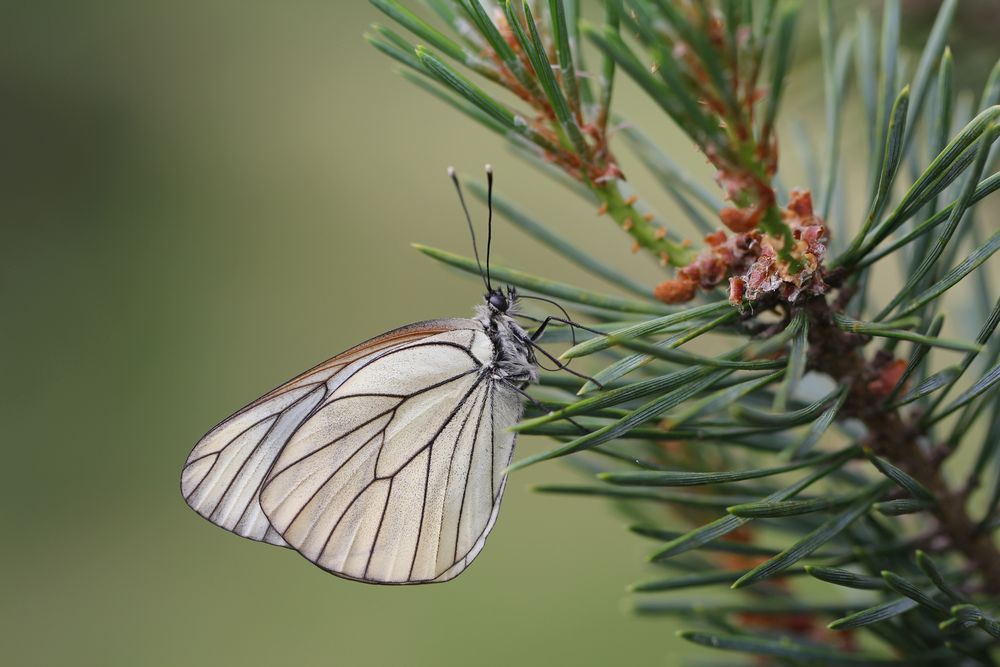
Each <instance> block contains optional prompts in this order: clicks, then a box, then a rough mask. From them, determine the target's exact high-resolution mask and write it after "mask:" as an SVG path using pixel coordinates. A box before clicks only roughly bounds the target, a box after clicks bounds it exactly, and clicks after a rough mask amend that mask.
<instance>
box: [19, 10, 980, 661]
mask: <svg viewBox="0 0 1000 667" xmlns="http://www.w3.org/2000/svg"><path fill="white" fill-rule="evenodd" d="M919 4H923V3H915V5H919ZM931 4H933V3H931ZM994 6H996V5H995V3H994ZM2 17H3V18H2V20H0V23H2V26H3V27H2V28H0V30H2V31H3V33H4V34H3V36H2V39H0V194H2V197H0V230H2V238H0V252H2V255H0V258H2V262H0V306H2V310H0V312H2V325H0V341H2V350H3V351H2V353H0V362H2V367H0V372H2V383H0V391H2V394H0V416H2V422H0V423H2V424H3V437H2V443H3V445H2V446H3V454H4V459H3V463H2V464H0V471H2V473H0V474H2V477H3V486H2V489H3V491H2V493H3V499H2V500H3V502H2V504H0V517H2V519H3V526H4V537H3V547H2V549H0V563H2V568H0V572H2V573H0V577H2V581H3V584H2V595H0V662H2V663H3V664H9V665H179V664H189V665H272V664H306V663H308V664H323V665H326V664H331V665H387V664H388V665H391V664H407V665H468V664H477V665H508V664H525V665H534V664H543V663H554V664H576V665H606V664H622V663H628V664H679V663H680V662H681V657H682V656H683V655H684V652H685V651H688V650H689V649H688V648H687V647H686V646H683V645H681V644H680V643H679V642H678V640H676V639H675V638H674V636H673V625H672V622H671V621H669V620H666V621H661V620H658V621H651V620H641V619H635V618H633V617H631V616H630V615H628V614H627V613H624V612H623V610H622V606H623V605H622V601H623V599H624V597H625V593H624V586H625V585H626V584H627V583H629V582H631V581H635V580H636V579H638V578H641V577H642V576H644V575H643V572H642V570H643V566H642V565H641V563H642V561H643V557H644V556H645V554H646V553H647V552H648V550H649V546H650V545H648V544H646V543H643V542H641V541H640V540H639V538H635V537H630V536H629V535H628V534H627V533H626V532H625V531H624V530H622V528H621V526H622V525H623V519H622V518H621V517H619V516H617V515H616V514H614V512H613V511H612V510H611V508H610V507H608V506H607V505H606V504H604V503H603V502H602V501H600V500H586V499H572V498H560V497H552V496H540V495H537V494H533V493H532V492H531V491H530V490H529V487H530V486H531V485H532V484H535V483H539V482H557V481H567V480H572V479H574V477H573V473H572V472H571V471H569V470H568V469H567V468H566V467H565V466H563V465H561V464H560V463H558V462H557V463H552V464H547V465H542V466H538V467H536V468H533V469H529V470H526V471H524V472H523V473H518V474H517V475H516V476H515V477H514V478H513V479H512V480H511V482H510V483H509V485H508V492H507V498H506V500H505V506H504V509H503V512H502V518H501V520H500V521H499V523H498V526H497V528H496V530H495V531H494V533H493V535H492V537H491V538H490V540H489V547H488V548H487V549H486V550H485V551H484V553H483V555H482V556H481V557H480V558H479V559H478V560H477V562H476V564H475V565H474V566H473V567H472V568H471V569H470V570H469V572H468V573H466V574H465V575H464V576H462V577H461V578H459V579H457V580H456V581H454V582H451V583H449V584H447V585H445V586H425V587H406V588H395V587H392V588H381V587H372V586H364V585H361V584H356V583H352V582H347V581H343V580H340V579H337V578H335V577H331V576H329V575H327V574H325V573H323V572H321V571H320V570H318V569H316V568H314V567H312V566H310V565H309V564H308V563H307V562H305V561H304V560H302V559H301V558H299V557H298V556H297V555H296V554H294V553H292V552H289V551H286V550H282V549H277V548H273V547H268V546H264V545H259V544H254V543H251V542H249V541H246V540H243V539H241V538H238V537H236V536H233V535H230V534H227V533H225V532H224V531H222V530H220V529H218V528H215V527H213V526H211V525H210V524H208V523H207V522H205V521H203V520H201V519H199V518H198V517H197V516H196V515H195V514H194V513H193V512H191V511H190V510H189V509H188V508H187V507H186V506H185V504H184V503H183V501H182V499H181V497H180V494H179V492H178V488H177V487H178V475H179V472H180V467H181V465H182V463H183V461H184V459H185V457H186V456H187V454H188V451H189V450H190V448H191V446H192V445H193V444H194V443H195V442H196V441H197V440H198V438H199V437H200V436H201V435H202V434H203V433H204V432H205V431H206V430H207V429H208V428H210V427H211V426H212V425H213V424H214V423H216V422H217V421H218V420H219V419H220V418H222V417H224V416H225V415H226V414H229V413H230V412H232V411H233V410H235V409H236V408H238V407H240V406H242V405H243V404H245V403H247V402H249V401H250V400H252V399H254V398H256V397H257V396H258V395H260V394H261V393H263V392H264V391H266V390H267V389H269V388H270V387H272V386H274V385H276V384H278V383H280V382H281V381H283V380H284V379H286V378H287V377H290V376H292V375H294V374H295V373H297V372H298V371H299V370H301V369H304V368H307V367H309V366H311V365H313V364H314V363H316V362H318V361H320V360H322V359H324V358H326V357H329V356H331V355H332V354H335V353H336V352H339V351H340V350H342V349H344V348H347V347H349V346H351V345H352V344H354V343H355V342H357V341H359V340H363V339H365V338H368V337H370V336H372V335H375V334H377V333H379V332H381V331H383V330H386V329H389V328H392V327H395V326H398V325H401V324H404V323H406V322H411V321H415V320H421V319H428V318H434V317H440V316H452V315H458V316H461V315H465V314H467V313H469V312H470V309H471V307H472V305H473V304H474V303H475V302H477V301H478V299H479V298H480V294H479V293H480V289H479V288H478V287H477V284H476V283H475V282H474V281H472V280H469V279H467V278H466V277H462V276H459V275H458V274H455V273H451V272H448V271H445V270H443V269H442V268H440V267H439V266H436V265H434V264H433V263H432V262H430V261H429V260H427V259H425V258H423V257H422V256H420V255H418V254H417V253H416V252H415V251H413V250H412V249H411V248H410V246H409V244H410V243H411V242H413V241H420V242H424V243H427V244H430V245H434V246H438V247H444V248H447V249H449V250H453V251H458V252H462V253H468V252H469V241H468V238H467V235H466V231H465V229H464V222H463V221H462V218H461V217H460V212H459V208H458V205H457V202H456V200H455V198H454V195H453V193H452V190H451V186H450V184H449V183H448V181H447V180H446V178H445V177H444V170H445V167H446V166H447V165H448V164H454V165H456V167H458V168H459V169H460V170H462V171H465V172H469V173H475V172H477V171H478V170H480V169H481V168H482V165H483V163H485V162H491V163H492V164H493V165H494V167H495V170H496V173H497V179H498V184H499V189H500V190H501V191H503V192H504V193H505V194H506V195H508V196H510V197H511V198H513V199H515V200H516V201H518V202H519V203H521V204H522V205H523V206H524V207H525V208H526V209H528V210H530V211H532V212H533V213H536V214H537V215H538V216H539V217H540V218H541V219H544V220H545V221H546V222H547V223H548V224H550V225H551V226H553V227H554V228H557V229H559V230H563V231H564V232H565V233H567V234H572V235H573V237H574V238H575V239H576V241H577V243H578V244H579V245H581V246H584V247H585V248H590V249H593V250H597V251H599V252H600V253H601V254H602V256H604V257H605V258H606V259H607V261H608V262H610V263H613V264H616V265H618V266H619V267H621V268H623V269H625V270H628V271H630V272H631V273H633V274H634V275H636V276H637V277H639V278H640V279H647V280H649V281H650V282H652V281H653V280H654V279H655V278H656V277H657V276H659V275H661V274H660V273H659V270H658V268H657V267H656V266H655V265H653V264H652V263H651V262H648V261H647V260H646V259H645V258H642V257H637V256H633V255H631V254H630V253H629V249H628V245H629V244H628V242H627V241H625V240H624V239H623V238H622V237H621V236H620V235H619V233H618V232H617V231H616V230H614V229H613V228H612V227H611V226H610V225H608V224H606V221H605V220H603V219H600V220H599V219H597V218H596V217H595V215H594V211H593V210H590V209H589V208H588V207H587V206H585V205H583V204H581V203H580V202H579V201H578V200H575V199H573V197H572V195H570V194H568V193H565V194H564V193H562V192H560V191H558V190H557V189H556V186H552V185H551V184H550V183H549V182H547V181H545V180H543V179H541V178H540V177H539V176H538V175H537V174H535V173H533V172H532V171H530V169H529V168H528V167H525V166H524V165H523V164H521V163H520V162H519V161H517V159H516V158H514V157H512V156H511V155H510V154H509V153H508V152H507V151H506V150H505V149H504V148H503V147H502V144H501V143H500V141H499V140H497V139H495V138H493V137H491V136H487V135H486V134H485V133H484V132H483V131H481V130H480V129H478V128H476V127H474V126H473V125H472V124H471V123H470V122H468V121H466V120H464V119H461V118H458V117H457V116H456V115H455V114H454V112H452V111H450V110H448V109H446V108H444V107H443V106H442V105H441V104H440V103H439V102H437V101H436V100H434V99H432V98H430V97H429V96H427V95H425V94H424V93H422V92H421V91H419V90H416V89H414V88H413V87H411V86H410V85H409V84H407V83H406V82H404V81H402V80H401V79H400V78H399V77H398V76H397V75H395V74H394V73H393V71H392V69H393V68H392V67H391V65H390V63H389V62H388V61H387V60H386V59H385V58H384V57H382V56H381V55H379V54H377V53H376V52H375V51H374V50H373V49H371V48H370V47H368V45H367V44H365V42H364V41H363V40H362V37H361V35H362V32H363V31H364V30H365V29H366V27H367V25H368V24H369V23H370V22H371V21H372V20H376V19H377V18H378V16H377V13H376V11H375V10H374V9H372V8H371V7H370V6H369V5H367V4H366V3H362V2H358V1H356V2H349V3H348V2H310V1H300V2H294V3H293V2H286V3H272V2H263V1H256V0H255V1H240V2H235V1H225V0H223V1H214V2H191V1H189V0H178V1H170V2H167V1H162V0H158V1H151V2H143V3H136V2H126V1H121V2H108V1H104V0H98V1H94V2H87V3H73V2H51V1H47V0H39V1H35V2H21V3H17V2H5V3H3V13H2ZM802 25H803V27H805V28H807V29H808V27H809V25H810V23H809V21H808V20H804V21H803V23H802ZM810 43H811V45H810ZM814 47H815V39H813V38H812V37H811V36H807V38H806V39H805V40H804V45H803V49H802V51H801V55H802V57H801V58H800V65H799V67H800V69H799V70H798V71H796V73H795V75H794V78H793V82H792V87H791V88H790V89H789V94H788V98H789V105H790V107H792V108H791V109H789V111H792V110H793V109H794V108H798V109H799V110H800V111H804V112H805V113H802V114H801V116H802V117H804V118H805V119H806V124H807V126H818V123H819V122H820V120H819V118H820V116H821V114H820V113H819V112H818V109H820V107H819V104H820V100H821V91H820V90H819V88H818V87H817V86H816V81H817V80H818V78H817V69H816V65H815V62H814V59H813V53H812V51H811V49H812V48H814ZM968 50H969V51H972V54H971V55H975V49H974V48H969V49H968ZM956 55H957V57H958V58H959V59H961V58H962V57H963V55H964V54H963V53H962V52H961V51H960V50H959V51H958V53H956ZM971 55H970V57H971ZM994 57H995V52H994ZM979 80H981V79H979ZM620 92H621V96H620V97H619V104H620V105H621V107H622V108H628V109H630V115H631V116H632V117H633V118H635V119H636V120H638V121H639V122H640V124H643V125H644V126H645V127H646V128H647V129H649V130H650V131H651V132H652V133H653V134H654V136H655V137H656V138H657V139H659V140H660V141H661V142H663V143H665V144H667V145H671V146H676V147H677V157H678V159H679V160H681V161H682V162H685V163H686V164H688V165H689V166H691V167H692V168H693V169H695V170H696V172H697V173H698V174H699V176H700V177H702V178H705V179H706V182H708V179H709V177H710V174H709V173H708V170H707V168H706V167H705V166H704V164H703V162H702V161H701V160H700V159H699V158H697V156H695V155H693V154H692V153H691V152H690V149H689V148H688V146H687V145H686V143H685V142H683V141H682V140H680V139H679V137H678V136H677V134H676V133H675V132H674V131H673V130H672V129H671V128H670V127H667V126H665V125H664V123H663V122H662V120H661V119H660V117H659V115H657V114H656V113H655V112H654V111H653V110H652V109H651V108H650V107H649V106H648V105H647V104H646V103H645V101H644V100H642V99H641V96H639V95H638V94H637V93H636V92H635V90H634V89H632V87H631V86H629V85H628V84H623V85H622V88H621V91H620ZM848 140H849V141H859V140H860V137H852V136H851V135H850V133H849V134H848ZM850 154H851V153H850V147H848V149H847V152H846V155H850ZM788 159H789V161H790V163H789V164H790V165H792V166H790V167H788V170H789V171H792V172H793V171H794V169H795V167H794V163H795V159H796V158H795V157H794V154H793V155H790V157H789V158H788ZM627 166H628V162H626V167H627ZM626 170H628V169H626ZM636 178H637V181H636V182H637V184H638V186H639V187H640V188H641V187H642V184H643V183H644V181H643V180H642V178H641V176H637V177H636ZM786 181H788V182H791V181H792V179H791V178H786ZM647 191H649V192H652V190H650V189H647ZM657 203H658V204H659V205H660V206H661V210H662V211H663V212H665V213H666V214H668V215H669V214H670V213H671V212H672V209H671V208H670V207H669V204H668V203H667V202H659V201H658V202H657ZM476 210H477V214H478V219H479V221H480V222H482V221H483V220H484V215H483V211H482V209H481V208H477V209H476ZM495 252H496V257H497V258H498V259H499V260H501V261H509V262H511V263H515V264H516V265H518V266H520V267H522V268H525V269H527V270H532V271H534V272H536V273H542V274H545V275H548V276H551V277H557V278H559V279H562V280H569V281H575V282H578V283H581V284H583V285H586V286H597V285H596V284H595V283H594V282H593V280H592V279H590V278H589V277H588V276H586V275H582V274H581V272H580V271H578V270H577V269H575V268H573V267H572V266H569V265H568V264H566V263H564V262H563V261H561V260H559V259H558V258H553V257H552V256H551V255H549V254H548V253H546V251H544V249H540V248H537V247H535V246H534V245H532V244H531V243H529V242H527V241H526V237H524V236H523V235H522V234H521V233H520V232H518V231H517V230H515V229H513V228H512V227H510V226H509V225H506V224H504V223H498V228H497V234H496V239H495ZM544 446H546V443H545V442H544V441H541V440H537V439H531V438H527V439H524V440H523V441H522V443H521V445H520V451H521V452H522V453H524V452H536V451H539V449H540V448H541V447H544ZM647 574H648V573H647Z"/></svg>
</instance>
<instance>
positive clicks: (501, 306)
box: [489, 292, 508, 313]
mask: <svg viewBox="0 0 1000 667" xmlns="http://www.w3.org/2000/svg"><path fill="white" fill-rule="evenodd" d="M489 302H490V306H491V307H492V308H493V309H494V310H498V311H500V312H501V313H505V312H507V308H508V305H507V297H505V296H504V295H503V294H501V293H500V292H490V298H489Z"/></svg>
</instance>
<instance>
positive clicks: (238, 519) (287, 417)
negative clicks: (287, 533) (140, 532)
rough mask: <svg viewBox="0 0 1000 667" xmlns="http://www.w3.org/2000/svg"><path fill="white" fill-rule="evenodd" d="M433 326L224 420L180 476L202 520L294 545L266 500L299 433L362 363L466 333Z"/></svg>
mask: <svg viewBox="0 0 1000 667" xmlns="http://www.w3.org/2000/svg"><path fill="white" fill-rule="evenodd" d="M468 325H469V320H434V321H429V322H420V323H417V324H412V325H410V326H407V327H402V328H400V329H396V330H393V331H390V332H388V333H386V334H383V335H382V336H379V337H377V338H373V339H371V340H369V341H366V342H364V343H361V344H360V345H357V346H356V347H353V348H351V349H350V350H347V351H346V352H343V353H342V354H339V355H337V356H336V357H334V358H332V359H330V360H328V361H326V362H324V363H322V364H320V365H318V366H316V367H315V368H312V369H310V370H308V371H306V372H305V373H302V374H301V375H299V376H298V377H296V378H294V379H292V380H290V381H288V382H286V383H285V384H283V385H281V386H280V387H278V388H276V389H274V390H273V391H271V392H269V393H268V394H266V395H264V396H263V397H261V398H259V399H257V400H256V401H254V402H253V403H251V404H250V405H248V406H246V407H245V408H243V409H241V410H239V411H238V412H236V413H235V414H233V415H231V416H229V417H227V418H226V419H224V420H223V421H222V422H221V423H220V424H218V425H217V426H216V427H215V428H213V429H212V430H211V431H209V432H208V433H207V434H206V435H205V436H204V437H203V438H202V439H201V440H200V441H199V442H198V444H197V445H195V447H194V449H193V450H192V451H191V454H190V455H189V456H188V459H187V462H186V463H185V464H184V469H183V472H182V473H181V493H182V495H183V496H184V500H185V501H187V503H188V504H189V505H190V506H191V508H192V509H194V510H195V511H196V512H197V513H198V514H200V515H201V516H203V517H205V518H206V519H208V520H209V521H211V522H212V523H214V524H216V525H218V526H221V527H222V528H225V529H226V530H229V531H232V532H234V533H236V534H237V535H241V536H243V537H247V538H250V539H252V540H258V541H263V542H268V543H270V544H278V545H282V546H287V545H286V543H285V541H284V540H283V539H282V538H281V536H280V535H278V533H277V532H275V530H274V529H273V528H272V527H271V525H270V523H268V521H267V517H265V516H264V513H263V512H262V511H261V508H260V502H259V494H260V488H261V486H262V485H263V482H264V479H265V477H266V476H267V473H268V472H270V469H271V467H272V465H273V464H274V461H275V459H276V458H277V456H278V454H279V453H280V451H281V449H282V448H283V447H284V446H285V444H286V443H287V442H288V440H289V438H290V437H291V435H292V433H293V432H294V431H295V429H297V428H298V427H299V426H300V425H301V424H302V422H304V421H305V420H306V419H307V418H308V416H309V415H310V414H311V413H312V411H313V410H315V409H316V407H317V406H318V405H319V403H320V402H321V401H323V400H324V399H325V398H326V397H327V396H328V395H329V394H330V392H331V391H332V390H333V386H334V385H335V384H336V382H337V378H338V377H339V376H341V375H342V373H343V372H344V371H345V369H347V368H348V367H350V365H351V364H352V363H355V362H357V361H358V360H360V359H364V358H367V357H370V356H371V355H376V354H379V353H380V352H384V351H388V350H391V349H394V348H396V347H399V346H403V345H407V344H411V343H413V342H416V341H419V340H421V339H424V338H427V337H429V336H433V335H435V334H439V333H442V332H445V331H450V330H452V329H455V328H456V327H462V326H465V327H467V326H468Z"/></svg>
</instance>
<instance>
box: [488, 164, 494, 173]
mask: <svg viewBox="0 0 1000 667" xmlns="http://www.w3.org/2000/svg"><path fill="white" fill-rule="evenodd" d="M486 173H487V174H491V175H492V174H493V165H492V164H487V165H486Z"/></svg>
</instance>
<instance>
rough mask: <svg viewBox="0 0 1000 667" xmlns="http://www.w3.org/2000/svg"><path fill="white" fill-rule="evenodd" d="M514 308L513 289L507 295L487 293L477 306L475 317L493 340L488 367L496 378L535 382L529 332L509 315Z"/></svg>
mask: <svg viewBox="0 0 1000 667" xmlns="http://www.w3.org/2000/svg"><path fill="white" fill-rule="evenodd" d="M498 295H499V296H500V299H497V298H496V297H497V296H498ZM516 311H517V297H516V295H515V293H514V292H513V290H511V291H509V292H508V294H507V295H503V294H501V293H500V291H499V290H496V291H494V292H492V293H490V294H488V295H486V303H484V304H482V305H480V306H477V307H476V317H475V320H476V321H477V322H479V323H480V324H481V325H482V327H483V330H484V331H485V332H486V334H487V335H488V336H489V337H490V340H491V341H492V342H493V350H494V352H493V363H492V365H491V367H490V368H489V369H488V370H489V371H490V372H492V373H494V374H495V376H497V379H503V380H506V381H508V382H511V383H515V384H518V385H522V384H526V383H530V382H537V381H538V364H537V362H536V361H535V355H534V353H533V352H532V349H531V342H530V341H531V335H530V334H529V333H528V332H527V331H525V329H524V328H523V327H522V326H521V325H520V324H518V323H517V321H516V320H515V319H514V318H513V317H511V315H513V314H514V313H515V312H516Z"/></svg>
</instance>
